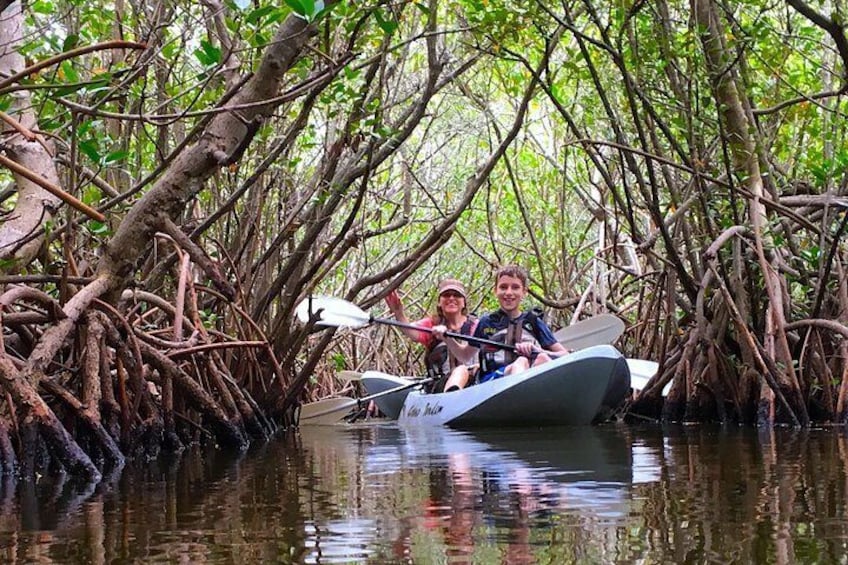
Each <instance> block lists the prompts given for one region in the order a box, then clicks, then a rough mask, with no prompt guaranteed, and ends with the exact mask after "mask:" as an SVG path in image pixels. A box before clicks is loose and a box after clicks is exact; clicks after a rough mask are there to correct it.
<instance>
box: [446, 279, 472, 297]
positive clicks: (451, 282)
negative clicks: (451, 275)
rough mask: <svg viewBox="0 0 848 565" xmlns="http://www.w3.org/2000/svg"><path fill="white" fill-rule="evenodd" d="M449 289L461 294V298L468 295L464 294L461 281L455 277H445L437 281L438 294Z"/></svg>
mask: <svg viewBox="0 0 848 565" xmlns="http://www.w3.org/2000/svg"><path fill="white" fill-rule="evenodd" d="M449 290H453V291H454V292H458V293H459V294H461V295H462V297H463V298H468V296H467V295H466V294H465V287H464V286H462V283H461V282H459V281H458V280H456V279H445V280H443V281H442V282H440V283H439V296H441V295H442V294H443V293H445V292H447V291H449Z"/></svg>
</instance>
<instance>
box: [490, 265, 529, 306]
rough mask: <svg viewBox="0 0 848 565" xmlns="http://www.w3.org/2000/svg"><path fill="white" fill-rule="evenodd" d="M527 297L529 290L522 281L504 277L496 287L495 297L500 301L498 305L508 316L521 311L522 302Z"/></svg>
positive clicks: (500, 278)
mask: <svg viewBox="0 0 848 565" xmlns="http://www.w3.org/2000/svg"><path fill="white" fill-rule="evenodd" d="M526 295H527V289H526V288H524V283H523V282H521V279H519V278H516V277H511V276H509V275H502V276H500V277H499V278H498V282H497V284H496V285H495V296H496V297H497V299H498V304H500V305H501V310H503V311H504V312H506V313H507V314H510V315H513V314H516V313H518V312H520V311H521V301H522V300H524V297H525V296H526Z"/></svg>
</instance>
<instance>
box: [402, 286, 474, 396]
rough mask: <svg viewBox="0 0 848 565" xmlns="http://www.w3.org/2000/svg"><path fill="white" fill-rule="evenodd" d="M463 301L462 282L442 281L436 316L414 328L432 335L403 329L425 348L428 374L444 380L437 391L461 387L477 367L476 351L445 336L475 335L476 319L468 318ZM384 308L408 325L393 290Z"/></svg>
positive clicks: (437, 387)
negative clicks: (453, 334) (446, 333)
mask: <svg viewBox="0 0 848 565" xmlns="http://www.w3.org/2000/svg"><path fill="white" fill-rule="evenodd" d="M466 301H467V294H466V292H465V287H464V286H462V283H461V282H459V281H458V280H456V279H444V280H443V281H442V282H440V283H439V304H438V306H437V308H436V313H435V314H433V315H431V316H428V317H426V318H422V319H421V320H418V321H417V322H414V324H415V325H416V326H420V327H423V328H430V329H432V330H433V331H432V333H428V332H422V331H418V330H415V329H412V328H403V329H402V331H403V333H404V335H406V336H407V337H408V338H409V339H411V340H413V341H417V342H418V343H420V344H422V345H424V347H426V348H427V373H428V374H430V375H434V376H435V375H438V376H440V377H441V378H442V379H444V378H445V377H446V378H447V380H446V382H445V383H444V387H441V386H438V385H437V386H436V387H435V390H437V391H440V390H441V389H442V388H444V391H445V392H451V391H454V390H459V389H461V388H464V387H465V386H466V385H467V384H468V381H469V379H470V377H471V373H472V371H473V370H474V369H475V368H476V367H475V366H474V360H475V358H476V355H475V353H476V351H473V350H469V348H467V347H463V346H462V345H461V344H460V343H458V342H457V341H456V340H455V339H453V338H451V337H448V336H446V335H445V332H453V333H458V334H463V335H472V334H473V333H474V329H475V327H476V326H477V319H476V318H474V317H473V316H469V315H468V307H467V302H466ZM386 305H387V306H388V307H389V310H390V311H391V313H392V315H393V316H394V317H395V319H396V320H397V321H399V322H404V323H409V320H407V318H406V314H405V313H404V311H403V302H401V299H400V296H399V295H398V293H397V291H396V290H393V291H391V292H390V293H389V294H388V295H386ZM440 384H441V383H440Z"/></svg>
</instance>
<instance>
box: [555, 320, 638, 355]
mask: <svg viewBox="0 0 848 565" xmlns="http://www.w3.org/2000/svg"><path fill="white" fill-rule="evenodd" d="M623 333H624V322H622V321H621V318H619V317H618V316H615V315H613V314H599V315H597V316H593V317H591V318H589V319H586V320H581V321H579V322H575V323H573V324H571V325H570V326H566V327H564V328H562V329H559V330H557V331H556V332H554V337H555V338H556V339H557V341H558V342H560V343H561V344H562V345H563V347H565V348H566V349H572V350H577V349H584V348H586V347H590V346H592V345H606V344H610V343H612V342H614V341H615V340H617V339H618V338H619V336H621V334H623Z"/></svg>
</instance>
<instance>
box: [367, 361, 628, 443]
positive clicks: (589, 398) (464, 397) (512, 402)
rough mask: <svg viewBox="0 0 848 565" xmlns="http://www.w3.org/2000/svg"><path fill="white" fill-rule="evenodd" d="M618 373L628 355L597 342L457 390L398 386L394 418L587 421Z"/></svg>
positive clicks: (482, 422) (459, 424) (414, 421)
mask: <svg viewBox="0 0 848 565" xmlns="http://www.w3.org/2000/svg"><path fill="white" fill-rule="evenodd" d="M363 378H364V375H363ZM622 378H626V379H627V381H628V382H629V370H628V368H627V360H626V359H625V358H624V356H622V354H621V353H620V352H619V351H618V350H617V349H615V348H614V347H612V346H610V345H599V346H595V347H589V348H586V349H582V350H580V351H577V352H575V353H571V354H569V355H564V356H562V357H560V358H558V359H555V360H553V361H550V362H549V363H545V364H544V365H540V366H538V367H534V368H531V369H529V370H528V371H525V372H523V373H519V374H516V375H508V376H505V377H501V378H499V379H495V380H492V381H488V382H486V383H481V384H477V385H474V386H469V387H467V388H464V389H462V390H459V391H453V392H448V393H438V394H427V393H424V392H423V391H421V390H416V389H413V390H409V391H402V392H403V394H405V398H404V400H403V405H402V408H401V410H400V413H399V414H398V417H397V419H398V422H399V423H400V424H401V425H406V426H410V425H411V426H418V425H423V426H433V425H446V426H450V427H454V428H474V427H487V426H550V425H586V424H590V423H591V422H592V420H593V419H594V418H595V417H596V415H597V414H598V413H599V411H600V410H601V407H602V404H603V400H604V397H605V395H606V393H607V389H608V388H609V387H610V386H611V383H616V382H620V381H621V379H622ZM407 382H408V381H407ZM366 386H368V385H366ZM369 391H370V390H369Z"/></svg>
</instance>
